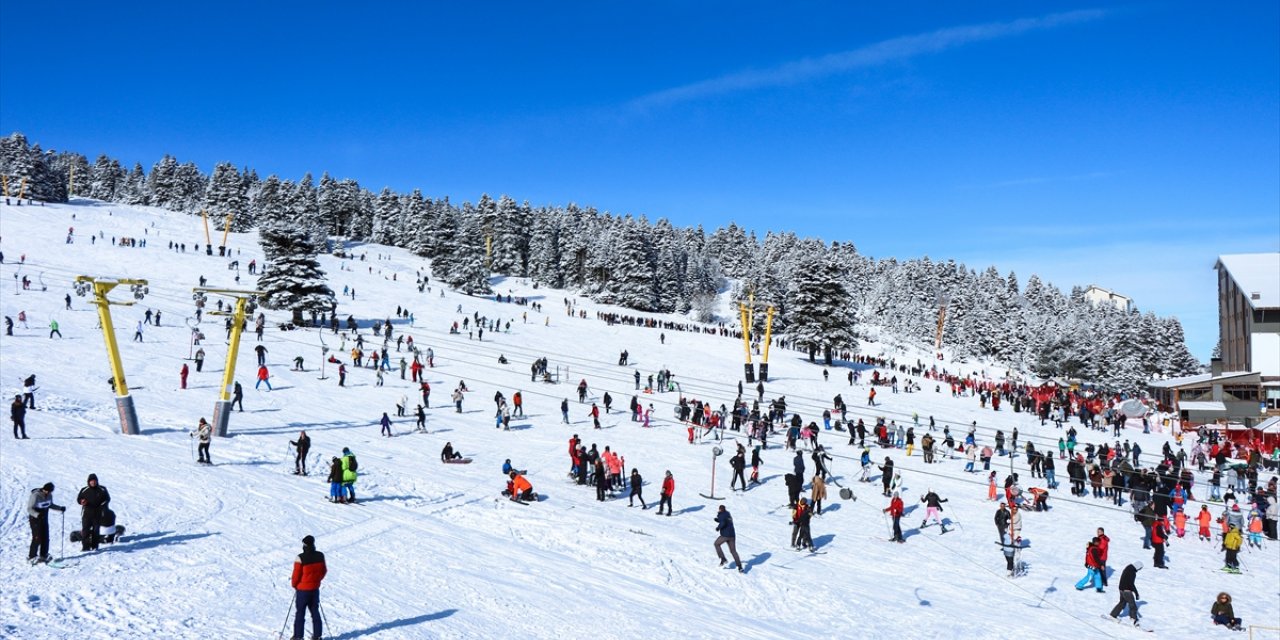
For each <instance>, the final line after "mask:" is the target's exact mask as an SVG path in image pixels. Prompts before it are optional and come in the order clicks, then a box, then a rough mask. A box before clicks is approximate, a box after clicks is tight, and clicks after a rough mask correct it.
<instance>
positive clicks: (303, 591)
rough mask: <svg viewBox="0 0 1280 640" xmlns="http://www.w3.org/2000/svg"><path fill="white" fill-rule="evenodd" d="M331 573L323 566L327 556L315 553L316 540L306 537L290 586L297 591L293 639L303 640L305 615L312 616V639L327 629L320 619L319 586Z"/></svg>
mask: <svg viewBox="0 0 1280 640" xmlns="http://www.w3.org/2000/svg"><path fill="white" fill-rule="evenodd" d="M327 573H328V569H327V568H326V567H325V564H324V554H323V553H320V552H319V551H316V539H315V538H314V537H312V536H309V535H308V536H306V537H304V538H303V539H302V553H299V554H298V557H297V558H296V559H295V560H294V561H293V575H292V576H290V578H289V582H290V584H292V585H293V588H294V596H293V602H294V608H295V612H294V614H293V637H294V638H295V639H296V640H302V633H303V630H304V629H305V628H306V622H307V619H306V613H307V611H310V612H311V637H312V638H321V637H323V634H324V625H323V624H322V623H321V619H320V583H321V582H322V581H323V580H324V577H325V575H326V574H327Z"/></svg>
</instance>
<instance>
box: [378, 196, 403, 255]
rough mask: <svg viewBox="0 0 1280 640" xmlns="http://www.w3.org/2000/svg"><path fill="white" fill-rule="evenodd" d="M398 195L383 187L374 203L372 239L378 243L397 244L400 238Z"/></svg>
mask: <svg viewBox="0 0 1280 640" xmlns="http://www.w3.org/2000/svg"><path fill="white" fill-rule="evenodd" d="M400 214H401V211H400V196H398V195H396V192H394V191H392V190H391V187H383V188H382V193H379V194H378V200H377V202H376V203H375V204H374V213H373V241H374V242H377V243H378V244H390V245H394V244H399V240H400Z"/></svg>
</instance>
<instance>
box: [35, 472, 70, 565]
mask: <svg viewBox="0 0 1280 640" xmlns="http://www.w3.org/2000/svg"><path fill="white" fill-rule="evenodd" d="M50 509H53V510H54V511H61V512H64V513H65V512H66V510H67V508H66V507H64V506H62V505H58V504H54V503H53V483H52V482H46V483H44V486H42V487H39V488H37V489H32V490H31V495H30V496H29V497H28V498H27V523H28V524H30V525H31V550H30V551H29V552H27V561H29V562H30V563H31V564H36V563H40V562H48V561H50V560H52V559H53V558H50V557H49V510H50Z"/></svg>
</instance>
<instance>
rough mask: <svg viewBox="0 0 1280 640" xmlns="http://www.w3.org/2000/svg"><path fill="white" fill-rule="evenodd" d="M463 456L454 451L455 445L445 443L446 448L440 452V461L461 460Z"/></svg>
mask: <svg viewBox="0 0 1280 640" xmlns="http://www.w3.org/2000/svg"><path fill="white" fill-rule="evenodd" d="M461 459H462V454H461V453H458V452H456V451H454V450H453V443H452V442H446V443H444V448H443V449H441V450H440V461H441V462H449V461H451V460H461Z"/></svg>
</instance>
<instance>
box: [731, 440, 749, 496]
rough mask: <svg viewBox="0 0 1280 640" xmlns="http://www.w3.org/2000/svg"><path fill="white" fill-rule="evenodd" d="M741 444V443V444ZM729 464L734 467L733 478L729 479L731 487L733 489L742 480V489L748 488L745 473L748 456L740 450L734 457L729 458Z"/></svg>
mask: <svg viewBox="0 0 1280 640" xmlns="http://www.w3.org/2000/svg"><path fill="white" fill-rule="evenodd" d="M739 446H741V445H739ZM729 466H730V467H732V468H733V479H732V480H729V489H730V490H733V488H734V487H735V486H736V484H737V482H738V481H739V480H741V481H742V490H743V491H746V490H747V476H746V475H745V474H744V471H746V468H747V456H746V455H745V454H744V453H743V452H742V451H741V450H739V451H738V453H736V454H734V456H733V457H732V458H729Z"/></svg>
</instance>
